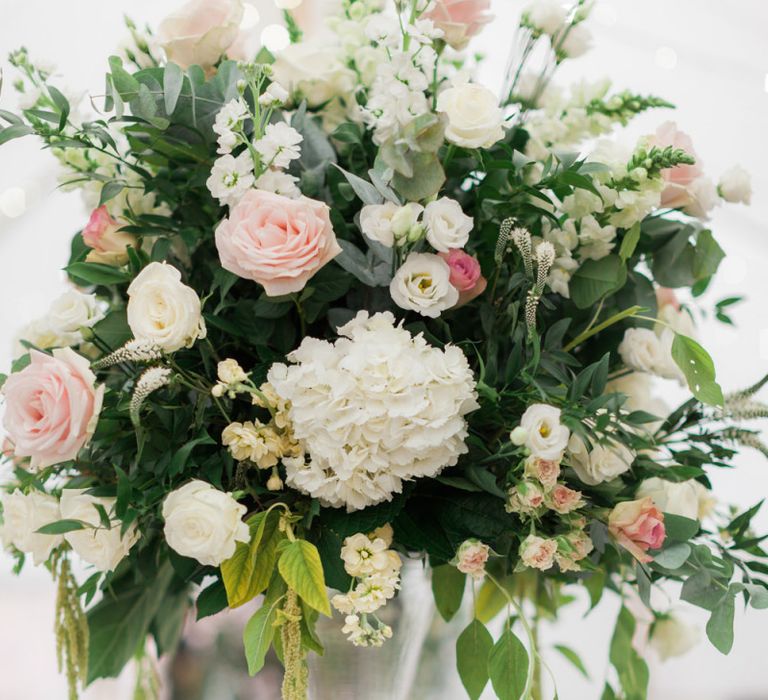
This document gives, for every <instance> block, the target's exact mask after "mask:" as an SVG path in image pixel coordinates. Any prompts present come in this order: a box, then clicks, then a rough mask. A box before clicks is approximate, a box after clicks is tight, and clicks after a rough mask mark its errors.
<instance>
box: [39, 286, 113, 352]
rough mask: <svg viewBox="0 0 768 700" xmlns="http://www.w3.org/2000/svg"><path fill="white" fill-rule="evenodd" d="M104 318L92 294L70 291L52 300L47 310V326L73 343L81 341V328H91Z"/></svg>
mask: <svg viewBox="0 0 768 700" xmlns="http://www.w3.org/2000/svg"><path fill="white" fill-rule="evenodd" d="M102 318H104V311H103V309H101V308H100V307H99V302H98V301H97V300H96V296H95V295H94V294H83V293H82V292H79V291H77V290H76V289H70V290H68V291H66V292H64V294H62V295H61V296H60V297H59V298H58V299H56V300H54V302H53V303H52V304H51V306H50V307H49V309H48V316H47V319H48V324H49V326H50V327H51V328H52V329H53V330H55V331H56V332H57V333H58V334H59V335H60V336H61V337H67V336H69V337H72V338H73V339H74V342H73V343H72V344H74V343H77V342H81V341H82V335H81V333H80V329H81V328H91V327H92V326H93V325H94V324H96V323H97V322H98V321H100V320H101V319H102Z"/></svg>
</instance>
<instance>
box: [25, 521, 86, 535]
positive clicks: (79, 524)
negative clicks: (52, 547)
mask: <svg viewBox="0 0 768 700" xmlns="http://www.w3.org/2000/svg"><path fill="white" fill-rule="evenodd" d="M86 527H90V526H89V525H88V524H87V523H84V522H83V521H82V520H57V521H56V522H53V523H48V524H47V525H43V526H42V527H41V528H39V529H38V530H36V531H35V532H37V533H38V534H40V535H63V534H64V533H65V532H74V531H75V530H85V528H86Z"/></svg>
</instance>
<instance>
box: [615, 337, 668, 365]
mask: <svg viewBox="0 0 768 700" xmlns="http://www.w3.org/2000/svg"><path fill="white" fill-rule="evenodd" d="M619 355H621V359H622V360H623V361H624V364H625V365H627V367H630V368H631V369H635V370H638V371H639V372H650V373H651V374H655V373H656V369H657V368H658V367H659V366H660V365H662V364H663V363H664V359H665V358H664V351H663V348H662V346H661V342H660V341H659V338H658V336H657V335H656V334H655V333H654V332H653V331H652V330H650V329H649V328H628V329H627V330H626V331H625V332H624V338H623V339H622V341H621V343H620V344H619Z"/></svg>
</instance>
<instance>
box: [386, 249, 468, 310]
mask: <svg viewBox="0 0 768 700" xmlns="http://www.w3.org/2000/svg"><path fill="white" fill-rule="evenodd" d="M450 277H451V268H450V267H449V266H448V263H447V262H445V260H443V259H442V258H440V257H438V256H437V255H433V254H431V253H411V254H410V255H408V257H407V258H406V259H405V262H404V263H403V264H402V265H401V266H400V268H399V269H398V270H397V272H396V273H395V276H394V277H393V278H392V282H390V285H389V293H390V294H391V295H392V300H393V301H394V302H395V304H397V305H398V306H399V307H400V308H401V309H408V310H410V311H416V312H417V313H419V314H421V315H422V316H428V317H429V318H437V317H438V316H439V315H440V314H441V313H442V312H443V311H445V310H446V309H450V308H451V307H452V306H455V305H456V302H458V300H459V292H458V290H457V289H456V287H454V286H453V285H452V284H451V282H450Z"/></svg>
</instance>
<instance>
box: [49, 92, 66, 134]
mask: <svg viewBox="0 0 768 700" xmlns="http://www.w3.org/2000/svg"><path fill="white" fill-rule="evenodd" d="M48 94H49V95H50V96H51V99H52V100H53V103H54V104H55V105H56V108H57V109H58V110H59V115H60V116H59V131H61V130H62V129H63V128H64V127H65V126H66V124H67V117H68V116H69V100H68V99H67V98H66V97H64V95H63V94H62V93H61V91H60V90H58V89H57V88H55V87H54V86H53V85H48Z"/></svg>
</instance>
